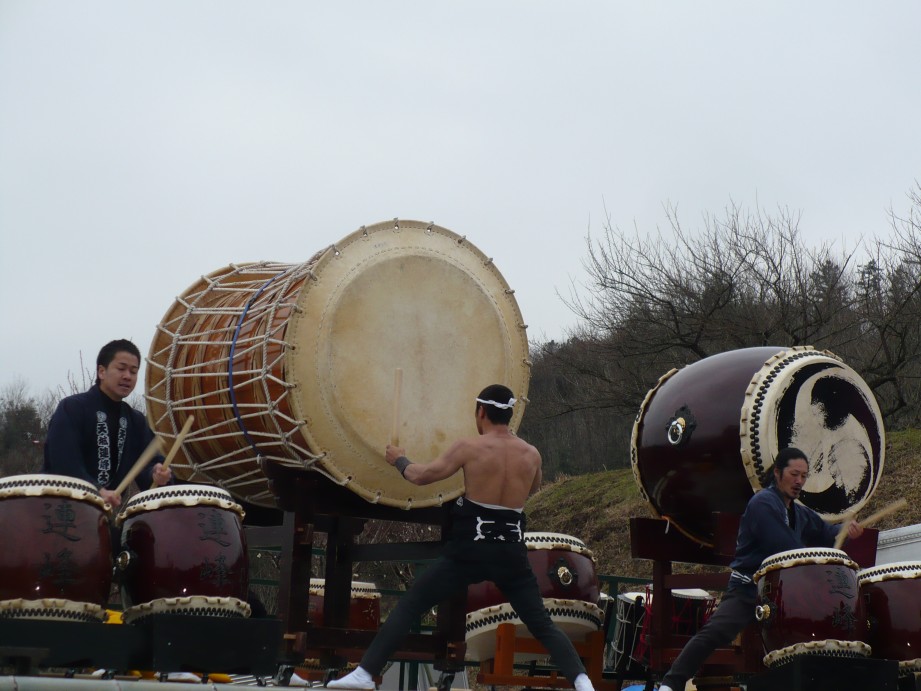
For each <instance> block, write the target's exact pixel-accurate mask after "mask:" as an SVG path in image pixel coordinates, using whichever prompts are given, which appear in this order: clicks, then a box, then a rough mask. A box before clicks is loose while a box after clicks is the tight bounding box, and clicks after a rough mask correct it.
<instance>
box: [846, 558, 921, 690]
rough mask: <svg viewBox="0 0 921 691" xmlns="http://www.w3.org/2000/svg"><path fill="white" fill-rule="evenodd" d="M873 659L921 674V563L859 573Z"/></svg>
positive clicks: (904, 672) (905, 670) (895, 565)
mask: <svg viewBox="0 0 921 691" xmlns="http://www.w3.org/2000/svg"><path fill="white" fill-rule="evenodd" d="M857 581H858V584H859V587H860V597H861V599H862V600H863V604H864V606H865V607H866V613H867V619H868V622H869V638H868V641H867V642H868V643H869V644H870V647H871V648H873V657H878V658H882V659H885V660H898V661H899V672H900V673H902V674H912V673H916V672H921V562H918V561H911V562H895V563H892V564H881V565H879V566H874V567H872V568H868V569H863V570H861V571H858V572H857Z"/></svg>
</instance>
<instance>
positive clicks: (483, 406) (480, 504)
mask: <svg viewBox="0 0 921 691" xmlns="http://www.w3.org/2000/svg"><path fill="white" fill-rule="evenodd" d="M515 402H516V400H515V398H514V394H513V393H512V391H511V390H510V389H508V388H507V387H505V386H502V385H499V384H495V385H492V386H488V387H486V388H485V389H483V391H482V392H481V393H480V395H479V396H478V397H477V399H476V406H475V412H474V414H475V417H476V426H477V431H478V432H479V436H477V437H469V438H465V439H461V440H459V441H456V442H454V444H452V446H451V447H450V448H449V449H448V450H447V451H445V452H444V453H442V454H441V455H440V456H439V457H438V458H436V459H435V460H434V461H432V462H431V463H412V462H411V461H409V460H408V459H407V458H406V456H405V455H404V450H403V449H402V448H399V447H397V446H388V447H387V450H386V459H387V462H388V463H389V464H390V465H392V466H394V467H395V468H396V469H397V470H398V471H400V474H402V475H403V477H404V478H405V479H406V480H408V481H409V482H412V483H414V484H416V485H427V484H429V483H432V482H437V481H439V480H443V479H445V478H447V477H450V476H451V475H453V474H454V473H456V472H458V471H462V472H463V474H464V484H465V494H464V496H462V497H459V498H458V499H457V500H455V502H454V503H453V505H452V507H451V510H452V518H453V526H452V531H451V535H450V539H449V540H448V542H447V543H446V545H445V549H444V553H443V556H442V557H441V558H440V559H439V560H438V561H436V562H435V563H434V564H433V565H432V566H431V567H430V568H428V569H427V570H426V571H425V573H423V574H422V576H421V577H420V578H419V579H418V580H417V581H416V582H415V584H414V585H413V587H412V588H411V589H410V590H409V591H408V592H407V593H406V594H405V595H404V596H403V597H402V598H401V599H400V601H399V603H398V604H397V607H396V608H395V609H394V611H393V612H392V613H391V614H390V616H389V617H387V620H386V621H385V622H384V625H383V626H382V627H381V630H380V632H379V633H378V635H377V636H376V637H375V638H374V640H373V641H372V643H371V645H370V647H369V648H368V650H367V651H366V652H365V654H364V657H362V660H361V664H360V666H359V667H358V668H356V669H355V670H354V671H353V672H351V673H350V674H348V675H346V676H345V677H343V678H341V679H338V680H335V681H331V682H329V683H328V684H327V688H331V689H373V688H374V679H373V677H374V676H376V675H379V674H380V673H381V670H382V669H383V667H384V664H385V663H386V661H387V659H388V658H389V656H390V655H391V654H392V653H393V652H394V651H395V650H396V649H397V647H398V646H399V644H400V642H401V641H402V640H403V638H404V636H405V635H406V634H407V632H408V631H409V629H410V626H411V625H412V623H413V622H414V621H416V620H418V618H419V617H420V616H421V615H422V614H423V613H424V612H426V611H427V610H428V609H430V608H431V607H432V606H434V605H436V604H438V603H439V602H442V601H444V600H446V599H447V598H448V597H450V596H451V595H453V594H455V593H457V592H458V591H460V590H464V589H466V588H467V586H468V585H470V584H472V583H479V582H481V581H485V580H488V581H492V582H494V583H495V584H496V585H497V586H498V587H499V589H500V590H501V591H502V593H503V594H504V595H505V596H506V597H507V598H508V601H509V603H510V604H511V605H512V607H513V608H514V610H515V612H516V613H517V614H518V616H519V617H520V618H521V620H522V621H523V622H524V623H525V624H526V625H527V627H528V630H529V631H530V632H531V634H532V635H533V636H534V638H536V639H537V640H539V641H540V642H541V643H542V644H543V645H544V647H546V648H547V650H548V651H550V656H551V659H552V660H553V661H554V662H555V663H556V664H557V665H558V666H559V667H560V669H561V671H562V672H563V674H564V675H565V676H566V678H567V679H569V680H570V681H571V682H572V683H573V685H574V686H575V688H576V691H591V690H592V689H593V686H592V682H591V680H590V679H589V678H588V675H587V674H586V673H585V667H584V666H583V665H582V661H581V660H580V659H579V655H578V654H577V653H576V650H575V648H574V647H573V645H572V642H571V641H570V640H569V638H568V637H567V636H566V634H564V633H563V632H562V631H561V630H560V629H559V628H558V627H557V626H556V625H555V624H554V623H553V621H552V620H551V619H550V615H549V614H547V611H546V609H545V608H544V604H543V600H542V598H541V595H540V591H539V588H538V584H537V580H536V578H535V577H534V573H533V571H532V570H531V566H530V563H529V561H528V556H527V547H526V546H525V543H524V531H525V521H526V519H525V514H524V509H523V507H524V503H525V501H526V500H527V498H528V497H529V496H530V495H531V494H533V493H534V492H535V491H537V489H538V488H539V487H540V482H541V457H540V453H539V452H538V450H537V449H536V448H535V447H534V446H532V445H531V444H528V443H527V442H525V441H524V440H522V439H519V438H518V437H516V436H515V435H514V434H513V433H512V431H511V430H510V429H509V422H510V420H511V418H512V409H513V406H514V405H515Z"/></svg>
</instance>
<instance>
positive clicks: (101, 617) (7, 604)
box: [0, 597, 107, 622]
mask: <svg viewBox="0 0 921 691" xmlns="http://www.w3.org/2000/svg"><path fill="white" fill-rule="evenodd" d="M27 612H28V613H33V614H31V615H29V614H26V613H27ZM42 612H47V613H48V615H46V616H43V615H42V614H41V613H42ZM106 617H107V614H106V610H105V608H104V607H102V606H100V605H98V604H96V603H94V602H84V601H81V600H67V599H64V598H60V597H45V598H40V599H37V600H27V599H25V598H12V599H10V600H0V620H2V619H36V620H41V619H45V620H49V619H54V620H67V621H94V622H95V621H98V622H102V621H105V619H106Z"/></svg>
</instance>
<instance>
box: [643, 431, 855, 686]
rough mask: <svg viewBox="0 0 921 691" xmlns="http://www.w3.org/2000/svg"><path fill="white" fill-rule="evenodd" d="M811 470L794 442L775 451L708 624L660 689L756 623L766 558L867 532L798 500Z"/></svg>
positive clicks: (678, 682)
mask: <svg viewBox="0 0 921 691" xmlns="http://www.w3.org/2000/svg"><path fill="white" fill-rule="evenodd" d="M808 475H809V463H808V460H807V458H806V454H805V453H803V452H802V451H800V450H799V449H795V448H792V447H791V448H787V449H783V450H782V451H780V453H778V454H777V457H776V458H775V459H774V470H773V476H774V481H773V483H772V484H771V485H770V486H769V487H767V488H765V489H763V490H761V491H759V492H757V493H756V494H755V496H753V497H752V498H751V499H750V500H749V502H748V506H747V507H746V509H745V513H744V514H742V521H741V523H740V524H739V535H738V538H737V539H736V553H735V558H734V559H733V561H732V563H731V564H730V568H731V569H732V573H731V575H730V576H729V585H728V587H727V589H726V592H725V594H724V595H723V598H722V600H721V601H720V604H719V606H718V607H717V609H716V611H715V612H714V613H713V615H712V616H711V617H710V619H709V620H708V621H707V623H706V624H704V626H703V628H701V630H700V631H699V632H698V633H697V634H696V635H695V636H694V637H693V638H692V639H691V640H690V641H688V643H687V644H686V645H685V646H684V649H683V650H682V651H681V654H680V655H678V657H677V658H676V659H675V661H674V663H672V667H671V669H670V670H669V671H668V673H667V674H666V675H665V678H664V679H663V680H662V685H661V686H660V687H659V690H660V691H680V690H681V689H684V687H685V684H686V683H687V681H688V679H690V678H691V677H693V676H694V674H696V673H697V670H698V669H699V668H700V666H701V665H702V664H703V663H704V661H705V660H706V659H707V658H708V657H709V656H710V653H712V652H713V651H714V650H715V649H716V648H719V647H721V646H724V645H728V644H729V643H730V642H731V641H732V640H733V639H734V638H735V637H736V635H738V634H739V632H740V631H742V629H744V628H745V627H746V626H748V625H749V624H752V623H754V622H755V605H756V599H757V592H758V591H757V586H756V585H755V582H754V578H753V577H754V574H755V572H756V571H757V570H758V568H759V567H760V566H761V563H762V562H763V561H764V560H765V559H766V558H767V557H770V556H771V555H773V554H777V553H778V552H783V551H787V550H792V549H800V548H803V547H831V546H832V545H833V544H834V542H835V538H836V536H837V534H838V531H839V530H847V534H848V537H849V538H857V537H860V535H862V534H863V526H861V525H860V524H859V523H858V522H857V521H850V522H849V523H847V524H846V526H841V525H838V526H835V525H830V524H828V523H826V522H825V521H823V520H822V518H821V517H820V516H819V515H818V514H817V513H816V512H815V511H813V510H812V509H810V508H808V507H807V506H804V505H803V504H801V503H797V502H795V501H794V500H795V499H798V498H799V495H800V493H801V492H802V489H803V485H804V484H805V482H806V478H807V477H808Z"/></svg>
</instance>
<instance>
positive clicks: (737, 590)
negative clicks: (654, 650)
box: [662, 582, 758, 691]
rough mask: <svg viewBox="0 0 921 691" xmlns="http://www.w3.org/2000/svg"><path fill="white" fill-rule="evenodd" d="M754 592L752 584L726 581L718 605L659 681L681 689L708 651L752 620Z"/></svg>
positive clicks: (755, 593) (678, 690)
mask: <svg viewBox="0 0 921 691" xmlns="http://www.w3.org/2000/svg"><path fill="white" fill-rule="evenodd" d="M757 595H758V590H757V588H756V586H755V585H754V584H751V583H750V584H747V585H742V584H740V585H735V584H734V583H731V582H730V589H729V590H727V591H726V593H725V594H724V595H723V599H722V600H721V601H720V604H719V607H717V608H716V611H715V612H713V614H712V615H711V616H710V618H709V619H708V620H707V623H706V624H704V625H703V627H702V628H701V629H700V631H698V632H697V633H696V634H695V635H694V637H693V638H692V639H691V640H689V641H688V642H687V644H686V645H685V646H684V649H683V650H682V651H681V654H680V655H678V657H677V658H675V661H674V662H673V663H672V668H671V669H670V670H668V674H666V675H665V678H664V679H663V680H662V683H663V684H666V685H668V686H670V687H671V688H672V689H674V691H682V690H683V689H684V685H685V684H686V683H687V681H688V679H690V678H691V677H693V676H694V675H695V674H697V670H699V669H700V667H701V665H703V663H704V662H706V660H707V658H708V657H710V653H712V652H713V651H714V650H716V649H717V648H721V647H723V646H725V645H729V644H730V643H731V642H732V640H733V639H734V638H735V637H736V636H737V635H739V632H740V631H742V629H744V628H745V627H746V626H748V625H749V624H752V623H754V621H755V601H756V600H757Z"/></svg>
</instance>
